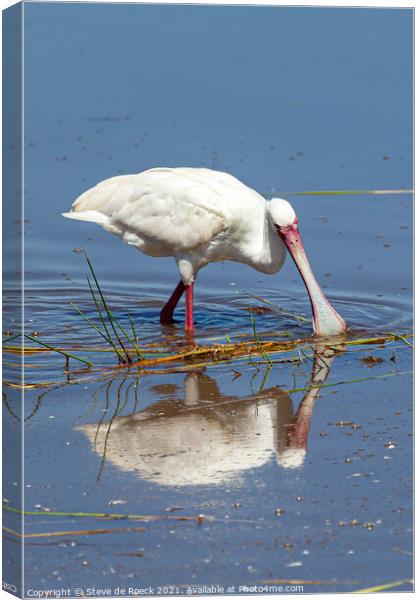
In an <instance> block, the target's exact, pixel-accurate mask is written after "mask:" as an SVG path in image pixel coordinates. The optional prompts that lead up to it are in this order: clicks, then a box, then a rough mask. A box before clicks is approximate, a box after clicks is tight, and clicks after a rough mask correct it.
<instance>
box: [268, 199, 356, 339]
mask: <svg viewBox="0 0 420 600" xmlns="http://www.w3.org/2000/svg"><path fill="white" fill-rule="evenodd" d="M268 210H269V213H270V216H271V219H272V221H273V226H274V228H275V230H276V231H277V233H278V235H279V236H280V238H281V239H282V241H283V243H284V245H285V246H286V248H287V250H288V251H289V253H290V255H291V257H292V258H293V261H294V262H295V264H296V266H297V268H298V270H299V273H300V274H301V277H302V279H303V282H304V284H305V286H306V289H307V290H308V293H309V297H310V300H311V305H312V315H313V324H314V331H315V333H316V334H317V335H321V336H330V335H337V334H340V333H343V332H344V331H345V329H346V323H345V321H344V319H343V318H342V317H341V316H340V315H339V314H338V313H337V312H336V311H335V310H334V309H333V307H332V306H331V304H330V303H329V302H328V300H327V299H326V297H325V295H324V293H323V291H322V289H321V287H320V286H319V284H318V282H317V280H316V279H315V276H314V274H313V272H312V269H311V267H310V265H309V262H308V259H307V257H306V254H305V250H304V247H303V243H302V238H301V235H300V232H299V228H298V218H297V216H296V213H295V211H294V210H293V208H292V206H291V205H290V204H289V202H287V200H282V199H281V198H273V199H272V200H270V202H269V203H268Z"/></svg>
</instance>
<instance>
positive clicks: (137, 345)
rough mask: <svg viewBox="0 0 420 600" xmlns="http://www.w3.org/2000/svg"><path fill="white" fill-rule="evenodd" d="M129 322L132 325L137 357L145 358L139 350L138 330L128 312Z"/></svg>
mask: <svg viewBox="0 0 420 600" xmlns="http://www.w3.org/2000/svg"><path fill="white" fill-rule="evenodd" d="M127 314H128V320H129V321H130V325H131V331H132V332H133V339H134V342H135V343H134V349H135V351H136V354H137V357H138V358H144V356H143V354H142V353H141V352H140V348H139V338H138V337H137V333H136V330H135V329H134V323H133V321H132V319H131V315H130V313H129V312H128V313H127Z"/></svg>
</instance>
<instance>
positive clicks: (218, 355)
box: [3, 316, 412, 391]
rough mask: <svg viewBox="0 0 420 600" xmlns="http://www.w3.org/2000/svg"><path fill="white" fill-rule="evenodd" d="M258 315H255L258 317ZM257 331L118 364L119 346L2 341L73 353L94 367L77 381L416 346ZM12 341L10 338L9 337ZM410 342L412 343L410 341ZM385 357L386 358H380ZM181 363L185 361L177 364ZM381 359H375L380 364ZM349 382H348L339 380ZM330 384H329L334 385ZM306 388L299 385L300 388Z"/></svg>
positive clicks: (25, 350) (385, 338) (386, 338)
mask: <svg viewBox="0 0 420 600" xmlns="http://www.w3.org/2000/svg"><path fill="white" fill-rule="evenodd" d="M253 318H254V317H253V316H251V319H252V321H253ZM252 327H253V336H252V337H250V336H249V334H248V339H242V337H243V336H238V337H239V339H236V340H235V341H232V340H231V341H230V342H226V343H222V342H220V343H213V344H210V345H204V344H203V345H193V346H191V344H189V343H188V342H186V343H185V344H184V345H177V346H175V347H174V345H169V344H163V343H162V344H157V343H151V344H143V345H142V349H141V353H140V350H139V353H140V354H141V358H138V355H137V352H136V349H135V348H134V346H133V347H132V348H130V349H128V348H127V347H126V351H127V353H128V354H129V355H130V363H128V361H125V362H122V361H119V364H117V365H109V364H104V363H103V359H102V358H101V355H102V356H103V354H104V353H105V354H107V353H115V350H114V348H111V347H109V346H108V347H106V346H105V347H104V346H95V347H92V346H89V347H85V348H83V349H81V348H80V347H76V346H75V347H73V346H69V347H68V348H67V347H64V348H63V347H60V348H58V347H56V346H52V345H51V344H47V343H46V342H43V341H41V340H40V339H39V338H32V337H31V336H26V337H27V338H28V339H30V340H31V341H33V342H34V343H36V344H37V345H38V347H34V346H24V347H22V346H21V345H12V344H9V343H5V344H4V346H3V350H4V351H5V352H6V353H8V354H11V355H13V354H19V355H22V354H23V355H24V356H28V357H30V356H32V355H36V354H42V353H45V352H47V353H48V352H54V353H58V354H61V355H64V356H65V357H66V361H67V360H68V358H73V359H75V360H78V361H80V362H82V363H84V364H86V365H87V366H89V367H90V368H89V371H86V370H85V369H84V370H80V371H77V370H75V371H72V377H73V379H72V382H73V383H77V382H78V381H82V380H83V381H86V376H87V375H88V376H89V377H88V378H89V380H95V379H97V380H99V379H104V378H107V377H108V376H111V377H114V376H115V371H116V370H120V369H122V368H130V369H135V371H134V373H133V374H134V375H136V376H137V375H139V374H165V373H175V372H185V371H188V370H190V369H197V368H205V367H208V366H212V365H218V364H220V365H223V364H231V365H232V366H233V367H234V370H235V372H239V371H238V368H239V367H240V366H241V365H246V364H250V363H251V364H252V366H253V367H257V369H258V367H259V365H263V366H265V367H266V369H271V368H272V367H273V366H274V365H276V364H282V363H285V362H286V363H292V364H293V363H297V364H298V365H300V364H301V363H302V362H304V361H305V360H309V359H311V358H313V356H314V355H316V353H319V351H318V349H317V347H319V346H320V345H321V346H322V348H323V350H328V351H330V352H333V353H337V354H339V353H342V352H349V351H351V350H352V349H353V348H354V349H357V348H358V347H359V346H372V347H375V348H384V347H386V345H387V344H392V343H395V342H398V341H403V339H404V342H403V343H405V344H406V345H410V347H411V346H412V344H410V342H409V341H408V340H409V338H411V337H412V334H405V335H404V336H401V335H399V334H396V333H388V334H383V335H380V336H376V337H356V335H355V334H353V336H354V337H353V338H351V337H348V338H346V339H341V338H340V339H338V338H331V339H325V340H323V341H322V342H319V341H317V340H314V338H312V337H310V338H302V339H292V338H287V339H280V340H273V339H268V340H267V339H264V337H263V336H262V335H261V334H258V333H257V330H256V327H255V321H253V325H252ZM134 333H135V332H134V327H133V334H132V335H133V337H132V338H130V339H132V341H133V342H134V343H135V344H136V345H137V348H139V345H138V338H137V336H136V337H135V339H134ZM265 335H266V336H267V335H270V336H271V337H272V335H273V334H272V333H270V334H265ZM6 342H7V341H6ZM407 342H408V344H407ZM75 349H77V350H78V351H79V352H80V351H82V352H84V353H86V352H89V354H90V357H91V355H94V354H97V355H98V356H97V361H96V362H94V360H93V359H91V360H84V359H81V358H80V357H78V356H76V355H75V354H73V351H74V350H75ZM117 351H118V352H119V353H121V350H120V349H118V348H117ZM378 362H381V361H378ZM178 363H181V364H178ZM375 364H376V363H375ZM29 366H30V365H29V364H27V368H29ZM45 366H47V367H49V365H36V372H37V373H39V372H41V371H42V368H43V367H45ZM397 374H399V372H394V371H393V372H391V373H389V374H388V375H387V374H385V375H379V376H377V377H380V378H382V377H387V376H393V375H397ZM367 379H371V378H369V377H368V378H362V379H360V378H359V379H354V380H352V381H351V382H350V381H349V382H348V383H353V382H355V381H366V380H367ZM57 383H58V382H57V381H42V380H40V381H39V382H28V381H27V382H24V383H22V382H20V381H4V384H5V385H8V386H10V387H16V388H20V389H31V388H34V387H47V386H50V385H54V384H57ZM340 383H346V382H340ZM329 385H330V384H329ZM334 385H338V384H334ZM301 389H304V388H299V391H300V390H301Z"/></svg>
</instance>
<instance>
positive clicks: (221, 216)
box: [64, 167, 286, 285]
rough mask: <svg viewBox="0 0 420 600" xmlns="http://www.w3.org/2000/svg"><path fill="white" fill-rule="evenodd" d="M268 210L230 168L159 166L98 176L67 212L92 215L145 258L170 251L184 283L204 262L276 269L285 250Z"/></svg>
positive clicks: (86, 217) (84, 216)
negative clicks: (273, 226) (122, 173)
mask: <svg viewBox="0 0 420 600" xmlns="http://www.w3.org/2000/svg"><path fill="white" fill-rule="evenodd" d="M267 208H268V203H267V201H266V200H265V199H264V198H263V197H262V196H260V195H259V194H258V193H257V192H255V191H254V190H252V189H251V188H249V187H247V186H246V185H244V184H243V183H241V182H240V181H238V179H236V178H235V177H233V176H232V175H229V174H227V173H221V172H219V171H212V170H210V169H193V168H177V169H170V168H161V167H159V168H156V169H150V170H149V171H145V172H143V173H138V174H137V175H122V176H120V177H112V178H111V179H106V180H105V181H102V182H101V183H99V184H98V185H96V186H95V187H93V188H91V189H90V190H87V191H86V192H85V193H84V194H82V195H81V196H79V198H77V200H76V201H75V202H74V204H73V207H72V212H71V213H65V214H64V216H66V217H70V218H73V219H80V220H83V221H93V222H94V223H97V224H99V225H101V226H102V227H103V228H104V229H105V230H106V231H110V232H111V233H114V234H116V235H118V236H119V237H120V238H121V239H122V240H123V241H125V242H127V243H128V244H130V245H132V246H135V247H136V248H138V249H139V250H141V251H142V252H144V253H145V254H148V255H150V256H174V257H175V260H176V261H177V262H178V267H179V271H180V275H181V279H182V281H183V282H184V284H185V285H189V284H190V283H192V282H193V281H194V279H195V276H196V274H197V271H198V270H199V269H200V268H201V267H203V266H204V265H206V264H208V263H209V262H218V261H222V260H234V261H238V262H243V263H246V264H249V265H250V266H252V267H254V268H255V269H257V270H259V271H262V272H263V273H274V272H276V271H278V270H279V269H280V267H281V266H282V264H283V262H284V259H285V256H286V250H285V248H284V244H283V243H282V242H281V240H280V238H279V237H278V235H277V234H276V233H275V232H274V231H272V228H270V227H269V214H268V210H267ZM267 241H268V242H269V245H268V246H267Z"/></svg>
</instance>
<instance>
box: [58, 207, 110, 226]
mask: <svg viewBox="0 0 420 600" xmlns="http://www.w3.org/2000/svg"><path fill="white" fill-rule="evenodd" d="M62 215H63V217H66V219H76V220H77V221H90V222H91V223H97V224H98V225H107V224H108V223H109V217H107V216H106V215H104V214H103V213H101V212H99V211H97V210H82V211H80V212H76V211H73V210H72V211H70V212H67V213H62Z"/></svg>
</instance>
